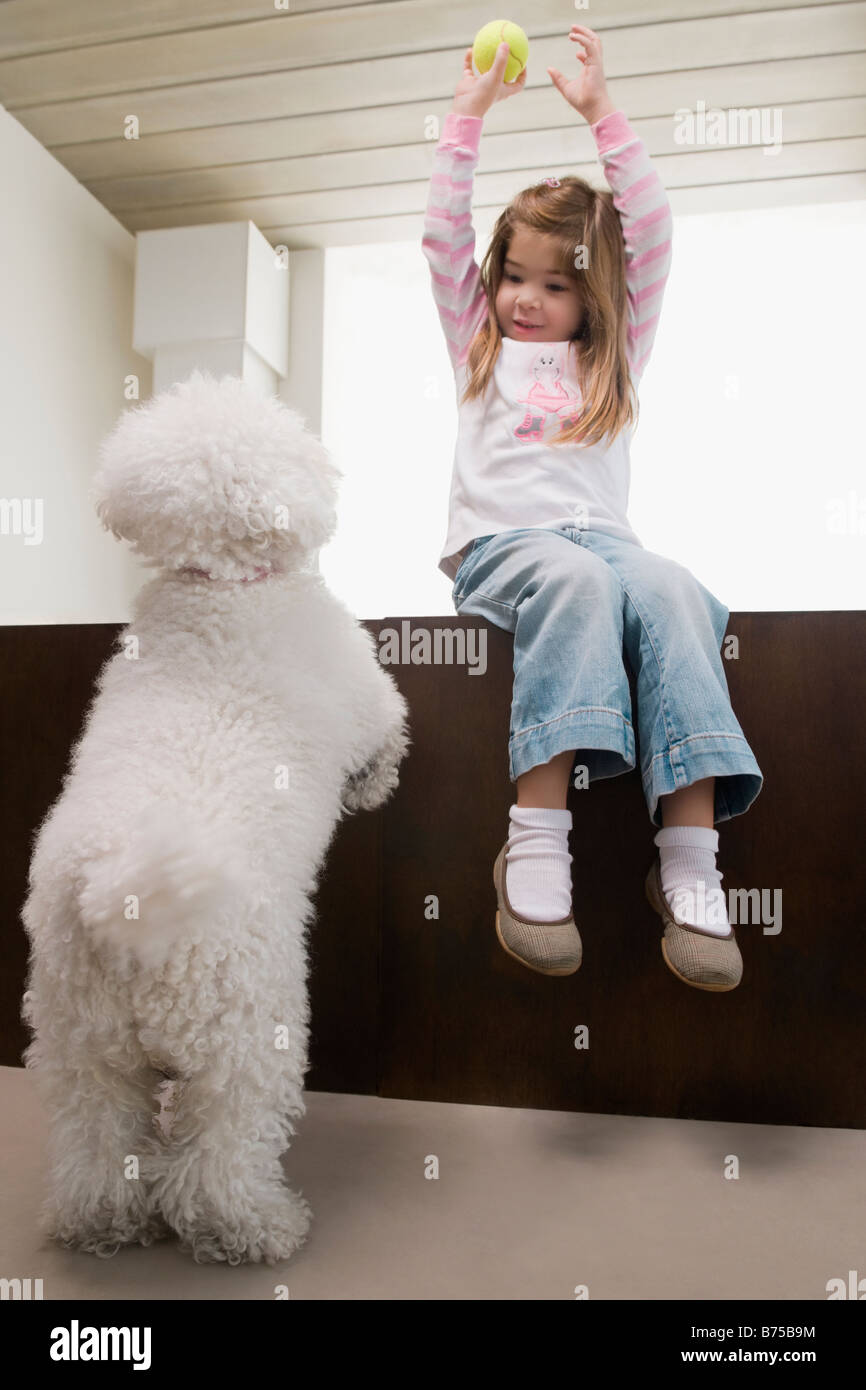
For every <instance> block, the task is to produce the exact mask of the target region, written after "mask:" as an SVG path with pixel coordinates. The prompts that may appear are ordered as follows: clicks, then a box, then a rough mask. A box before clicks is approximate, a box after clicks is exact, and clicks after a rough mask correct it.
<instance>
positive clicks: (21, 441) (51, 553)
mask: <svg viewBox="0 0 866 1390" xmlns="http://www.w3.org/2000/svg"><path fill="white" fill-rule="evenodd" d="M0 169H2V171H3V175H2V177H3V194H4V198H3V202H4V206H3V215H2V217H0V305H2V313H0V363H2V371H0V499H5V501H6V503H7V506H6V507H3V505H2V501H0V622H2V623H4V624H7V625H9V624H24V623H104V622H125V621H126V620H127V619H128V616H129V608H128V605H129V601H130V599H131V597H132V595H133V594H134V593H135V591H136V590H137V589H138V588H139V586H140V584H141V583H142V580H143V579H146V578H147V577H148V574H149V571H146V570H144V568H143V566H142V565H141V563H140V561H139V560H138V559H137V558H136V557H135V556H133V555H131V554H130V552H129V547H128V545H127V544H126V542H123V541H118V540H116V539H115V538H114V537H113V536H112V535H111V534H110V533H109V532H106V531H103V529H102V527H101V525H100V522H99V518H98V517H97V515H96V513H95V511H94V510H92V508H91V507H90V505H89V503H88V501H87V496H86V493H87V487H88V484H89V482H90V479H91V477H92V475H93V473H94V472H95V469H96V462H97V460H96V450H97V447H98V445H99V442H100V440H101V439H102V437H103V436H104V435H105V434H107V433H108V431H109V430H110V429H111V427H112V425H113V424H114V422H115V420H116V419H117V418H118V416H119V415H120V413H121V411H123V410H124V409H125V408H126V405H127V402H126V401H125V400H124V395H123V388H124V378H125V377H127V376H129V375H131V374H137V375H138V377H139V381H140V394H141V398H142V399H145V398H146V397H147V396H148V395H149V394H150V388H151V382H150V363H149V362H147V361H146V360H145V359H144V358H142V357H139V355H138V354H137V353H135V352H133V351H132V348H131V347H130V342H131V337H132V302H133V281H134V273H135V238H134V236H132V235H131V234H130V233H129V232H127V231H126V230H125V229H124V228H123V227H122V226H121V225H120V223H119V222H118V221H117V220H116V218H114V217H112V216H111V214H110V213H108V212H106V210H105V208H104V207H103V206H102V204H101V203H99V202H97V200H96V199H95V198H94V197H93V196H92V195H91V194H90V193H88V191H87V190H86V189H85V188H84V187H82V185H81V184H80V183H78V181H77V180H76V179H75V178H73V176H72V175H71V174H70V173H68V171H67V170H66V169H64V168H63V167H62V165H60V164H58V162H57V161H56V160H55V159H54V158H53V157H52V156H51V155H50V154H49V153H48V152H47V150H45V149H44V148H43V147H42V146H41V145H40V144H39V142H38V141H37V140H35V139H34V138H33V136H32V135H30V134H29V133H28V132H27V131H26V130H25V129H24V127H23V126H22V125H20V124H19V123H18V122H17V121H16V120H15V119H14V117H12V116H10V115H9V113H8V111H6V110H5V108H4V107H2V106H0ZM39 499H41V502H42V523H41V531H42V535H41V540H39V541H38V543H37V544H25V535H24V534H23V532H22V531H20V530H19V531H18V533H17V534H16V532H15V527H16V526H17V525H18V524H19V523H18V521H17V519H16V517H15V515H14V513H13V511H12V510H11V509H10V508H9V506H8V503H10V502H13V503H14V502H18V503H20V504H21V510H20V511H19V512H18V516H20V517H21V522H22V524H23V526H27V523H28V520H29V522H30V523H31V526H32V530H31V534H32V535H33V536H34V538H38V533H39V523H38V510H37V508H36V505H35V504H36V503H37V502H38V500H39ZM27 502H29V503H30V506H31V512H30V516H29V518H28V516H27V513H26V511H25V510H24V504H25V503H27Z"/></svg>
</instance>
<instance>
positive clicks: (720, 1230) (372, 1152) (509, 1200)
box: [0, 1067, 866, 1300]
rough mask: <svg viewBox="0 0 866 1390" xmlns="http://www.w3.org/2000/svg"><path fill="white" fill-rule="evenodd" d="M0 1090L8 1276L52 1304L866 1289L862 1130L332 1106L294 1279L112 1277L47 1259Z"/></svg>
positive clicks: (149, 1267) (309, 1144)
mask: <svg viewBox="0 0 866 1390" xmlns="http://www.w3.org/2000/svg"><path fill="white" fill-rule="evenodd" d="M0 1087H2V1153H3V1183H2V1195H0V1276H3V1277H6V1278H14V1277H18V1278H27V1277H30V1278H41V1279H42V1280H43V1295H44V1297H45V1299H66V1298H71V1299H115V1298H120V1299H146V1300H149V1299H265V1298H268V1299H272V1298H274V1296H275V1294H274V1289H275V1286H276V1285H278V1284H284V1285H287V1286H288V1291H289V1296H290V1297H291V1298H293V1299H294V1298H302V1299H400V1300H403V1299H461V1300H462V1299H497V1300H498V1299H569V1300H572V1299H574V1298H575V1289H576V1288H577V1286H579V1285H585V1286H586V1288H587V1291H588V1296H589V1298H590V1299H679V1298H685V1299H794V1298H804V1299H817V1300H826V1298H827V1292H826V1285H827V1281H828V1280H829V1279H832V1278H837V1277H838V1278H842V1279H845V1280H846V1281H847V1279H848V1271H849V1270H852V1269H855V1270H859V1271H860V1277H863V1276H864V1275H866V1243H864V1231H866V1220H864V1217H866V1182H864V1176H863V1175H864V1172H866V1132H864V1131H862V1130H845V1129H806V1128H798V1127H787V1128H786V1127H779V1126H763V1125H747V1124H722V1123H710V1122H707V1121H695V1120H658V1119H645V1118H640V1117H635V1118H632V1117H630V1116H622V1115H594V1114H589V1115H580V1114H571V1113H567V1112H564V1111H549V1110H512V1109H505V1108H502V1107H494V1106H480V1105H446V1104H431V1103H428V1102H423V1101H406V1100H381V1099H379V1098H377V1097H371V1096H349V1095H332V1094H329V1093H325V1092H308V1093H307V1114H306V1116H305V1117H304V1118H303V1120H302V1121H301V1123H300V1127H299V1133H298V1135H297V1136H296V1138H295V1140H294V1143H293V1145H292V1148H291V1149H290V1151H289V1153H288V1154H287V1155H286V1158H285V1166H286V1171H287V1174H288V1178H289V1182H290V1184H291V1186H292V1187H294V1188H295V1189H296V1190H301V1191H302V1192H303V1193H304V1196H305V1197H306V1198H307V1199H308V1200H309V1201H310V1203H311V1204H312V1207H313V1210H314V1212H315V1217H314V1220H313V1223H312V1225H311V1227H310V1234H309V1236H308V1238H307V1242H306V1244H305V1245H304V1246H303V1248H302V1249H301V1250H300V1251H299V1252H298V1253H297V1254H296V1255H295V1256H294V1258H293V1259H291V1260H289V1261H287V1262H286V1264H284V1265H278V1266H274V1267H272V1268H268V1267H262V1266H241V1267H236V1268H231V1267H229V1266H227V1265H218V1266H213V1265H211V1266H207V1265H204V1266H201V1265H196V1264H195V1263H194V1262H193V1261H192V1260H191V1259H190V1258H189V1257H188V1256H184V1255H181V1254H180V1253H179V1252H178V1251H177V1249H176V1248H175V1247H173V1246H172V1245H171V1244H169V1243H167V1242H161V1243H159V1244H157V1245H153V1246H150V1247H148V1248H146V1249H144V1248H141V1247H135V1248H133V1249H125V1250H122V1251H120V1252H119V1253H118V1254H117V1255H115V1256H114V1257H113V1258H112V1259H110V1260H100V1259H98V1258H96V1257H94V1256H91V1255H84V1254H74V1253H72V1252H69V1251H65V1250H63V1249H62V1248H59V1247H58V1248H54V1247H52V1246H50V1245H44V1244H43V1243H42V1242H41V1241H40V1239H39V1237H38V1234H37V1232H36V1216H37V1211H38V1205H39V1200H40V1192H41V1187H42V1177H43V1172H44V1161H45V1160H44V1145H45V1137H46V1120H45V1116H44V1114H43V1112H42V1108H41V1105H40V1102H39V1101H38V1099H37V1098H36V1096H35V1095H34V1093H33V1088H32V1078H31V1077H30V1076H29V1075H28V1074H27V1073H26V1072H25V1071H24V1070H23V1069H20V1068H15V1067H3V1068H0ZM429 1155H435V1156H436V1158H437V1159H438V1164H439V1176H438V1178H435V1179H431V1178H427V1177H425V1166H427V1167H429V1160H428V1156H429ZM728 1155H736V1157H737V1159H738V1160H739V1173H740V1176H739V1178H737V1179H726V1178H725V1176H724V1171H725V1162H726V1157H727V1156H728Z"/></svg>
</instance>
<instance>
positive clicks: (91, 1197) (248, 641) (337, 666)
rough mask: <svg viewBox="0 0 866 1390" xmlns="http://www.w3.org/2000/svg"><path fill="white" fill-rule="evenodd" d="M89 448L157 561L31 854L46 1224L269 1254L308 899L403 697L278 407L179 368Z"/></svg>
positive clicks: (30, 919)
mask: <svg viewBox="0 0 866 1390" xmlns="http://www.w3.org/2000/svg"><path fill="white" fill-rule="evenodd" d="M99 462H100V468H99V471H98V472H97V474H96V476H95V478H94V482H93V484H92V487H91V498H92V500H93V501H94V503H95V504H96V507H97V511H98V513H99V516H100V518H101V520H102V523H103V525H104V526H105V527H106V529H110V530H111V531H112V532H113V533H114V534H115V535H116V536H119V537H123V538H125V539H126V540H128V541H130V542H132V547H133V549H134V550H135V551H136V553H138V554H140V555H142V556H143V557H146V562H147V563H148V565H149V567H151V568H153V567H157V568H158V569H159V571H160V572H159V573H158V574H157V576H156V577H155V578H152V579H150V580H149V582H148V583H146V584H145V586H144V587H143V588H142V589H141V591H140V592H139V594H138V595H137V597H136V599H135V601H134V605H133V610H132V613H133V616H132V620H131V622H130V623H129V625H128V626H127V627H126V628H124V630H123V631H122V633H120V635H119V637H118V647H117V650H116V651H115V652H114V654H113V655H111V656H110V657H109V658H108V660H107V661H106V663H105V665H104V666H103V668H102V671H101V672H100V675H99V678H98V682H97V688H96V693H95V696H94V699H93V702H92V704H91V706H90V709H89V711H88V715H87V719H86V722H85V726H84V731H83V733H82V735H81V737H80V739H79V741H78V743H77V744H76V745H75V747H74V749H73V751H72V756H71V767H70V771H69V772H68V773H67V775H66V778H65V780H64V784H63V790H62V792H61V794H60V797H59V799H58V800H57V801H56V802H55V804H54V805H53V807H52V808H51V810H50V811H49V813H48V815H47V816H46V818H45V820H44V821H43V822H42V824H41V826H40V827H39V829H38V832H37V833H36V837H35V843H34V846H33V854H32V862H31V868H30V880H29V892H28V897H27V901H26V903H25V905H24V908H23V912H22V915H23V921H24V925H25V927H26V930H27V933H28V936H29V938H30V962H29V971H28V979H27V991H26V993H25V996H24V1003H23V1007H22V1017H23V1018H24V1019H25V1020H26V1021H27V1023H28V1024H29V1025H30V1028H31V1030H32V1033H33V1039H32V1041H31V1042H30V1044H29V1046H28V1048H27V1050H26V1052H25V1054H24V1060H25V1065H26V1066H27V1068H28V1069H29V1070H30V1071H31V1072H32V1074H33V1077H34V1083H35V1085H36V1087H37V1090H38V1093H39V1094H40V1096H41V1097H42V1099H43V1102H44V1105H45V1108H46V1111H47V1114H48V1117H49V1121H50V1126H51V1129H50V1191H49V1195H48V1196H47V1198H46V1201H45V1204H44V1207H43V1209H42V1212H41V1214H40V1215H41V1224H42V1225H43V1227H44V1231H45V1234H46V1235H48V1236H49V1237H53V1238H54V1239H56V1240H59V1241H62V1242H63V1243H64V1244H65V1245H66V1246H68V1247H70V1248H73V1249H80V1250H87V1251H92V1252H94V1253H95V1254H98V1255H113V1254H114V1253H115V1252H116V1250H117V1249H119V1248H120V1246H122V1245H126V1244H130V1243H135V1242H138V1243H141V1244H142V1245H148V1244H150V1243H151V1242H152V1241H153V1240H155V1239H158V1238H160V1237H163V1236H171V1235H172V1233H174V1234H175V1235H176V1236H177V1237H178V1238H179V1241H180V1247H181V1249H183V1250H186V1251H188V1252H190V1253H191V1254H192V1255H193V1257H194V1258H195V1259H196V1260H197V1261H199V1262H202V1261H210V1260H214V1261H219V1260H223V1261H228V1262H229V1263H230V1264H238V1263H240V1262H241V1261H245V1260H248V1261H264V1262H266V1263H268V1264H273V1263H275V1262H277V1261H278V1260H281V1259H286V1258H288V1257H289V1256H290V1255H291V1254H292V1253H293V1252H294V1251H295V1250H296V1249H297V1247H298V1246H299V1245H300V1244H301V1243H302V1242H303V1240H304V1239H305V1236H306V1232H307V1228H308V1225H309V1222H310V1219H311V1216H312V1212H311V1209H310V1206H309V1203H308V1202H307V1201H305V1200H304V1198H303V1197H302V1195H301V1194H300V1193H295V1192H292V1191H291V1190H290V1189H289V1188H288V1187H287V1185H286V1182H285V1178H284V1173H283V1168H282V1164H281V1161H280V1156H281V1154H282V1153H283V1152H284V1150H285V1149H286V1147H287V1146H288V1143H289V1140H290V1136H291V1135H293V1134H294V1133H295V1129H294V1127H293V1124H292V1120H293V1119H295V1118H297V1117H299V1116H301V1115H303V1114H304V1113H305V1105H304V1100H303V1085H304V1075H305V1072H306V1070H307V1068H308V1060H307V1053H308V1036H309V1034H308V1023H309V1005H308V996H307V952H306V936H307V931H308V929H309V928H310V926H311V925H312V922H313V920H314V916H315V907H314V904H312V903H311V895H312V894H313V893H314V892H315V889H316V886H317V876H318V873H319V871H320V869H321V866H322V864H323V861H324V857H325V853H326V850H327V848H328V846H329V844H330V842H331V839H332V836H333V834H334V831H335V829H336V826H337V824H338V823H339V821H340V819H341V816H342V814H343V813H344V812H350V811H355V810H358V809H361V808H364V809H370V808H374V807H376V806H379V805H381V804H382V803H383V802H384V801H386V800H387V799H388V797H389V796H390V794H391V792H392V791H393V789H394V788H395V787H396V786H397V776H398V774H397V769H398V767H399V764H400V762H401V760H402V758H403V757H404V756H405V754H406V752H407V750H408V747H409V737H408V722H407V716H408V709H407V706H406V702H405V700H404V698H403V696H402V695H401V694H400V692H399V691H398V689H397V686H396V684H395V682H394V681H393V679H392V677H391V676H390V675H388V674H387V673H386V672H385V671H384V670H383V669H382V667H381V666H380V665H379V661H378V658H377V655H376V651H375V645H374V643H373V639H372V638H371V637H370V635H369V634H368V633H367V632H366V631H365V629H364V628H363V627H361V625H360V624H359V623H358V622H357V620H356V619H355V618H354V617H353V616H352V614H351V613H350V612H349V610H348V609H347V608H346V607H344V606H343V605H342V604H341V603H340V602H339V601H338V600H337V599H336V598H335V597H334V596H333V595H332V594H331V593H330V592H329V590H328V589H327V588H326V586H325V584H324V581H323V580H322V578H321V576H320V575H319V573H318V571H316V570H315V569H313V568H311V566H310V559H311V556H312V555H313V554H314V552H316V551H317V550H318V549H319V548H320V547H321V546H322V545H323V544H324V543H325V542H326V541H327V540H328V539H329V538H330V537H331V535H332V534H333V531H334V529H335V526H336V513H335V504H336V487H337V479H338V478H340V477H342V474H341V472H340V471H339V470H338V469H337V468H336V467H335V466H334V465H333V464H332V463H331V461H330V460H329V458H328V455H327V453H326V451H325V449H324V447H323V445H322V444H321V443H320V442H319V441H318V440H317V439H316V438H315V436H314V435H312V434H311V433H309V432H308V431H307V430H306V429H305V428H304V422H303V419H302V417H301V416H300V415H299V414H298V413H297V412H296V411H294V410H292V409H291V408H289V407H287V406H285V405H283V404H282V403H280V402H279V401H278V400H276V399H275V398H274V397H272V396H267V395H264V394H262V393H260V392H259V391H258V390H257V389H255V388H252V387H250V386H249V385H247V384H245V383H244V382H243V381H242V380H240V379H239V378H237V377H232V376H224V377H222V378H221V379H220V380H219V381H217V380H216V379H215V378H214V377H212V376H210V375H209V374H207V373H202V372H198V371H196V372H194V373H193V374H192V376H190V377H189V378H188V379H187V380H186V381H185V382H182V383H178V384H176V385H175V386H173V387H171V388H170V389H169V390H167V391H164V392H161V393H160V394H159V395H158V396H156V397H154V398H153V399H151V400H150V401H148V402H147V403H145V404H143V405H138V406H136V407H133V408H131V409H129V410H127V411H126V412H125V413H124V414H123V415H122V416H121V418H120V420H119V421H118V423H117V424H116V426H115V428H114V429H113V431H112V432H111V433H110V434H108V435H107V437H106V438H105V440H104V441H103V442H102V444H101V448H100V460H99ZM167 1086H168V1087H170V1088H171V1087H173V1088H174V1091H175V1094H174V1104H173V1113H171V1116H170V1123H167V1122H166V1119H165V1112H166V1106H165V1104H164V1102H165V1100H166V1087H167ZM158 1103H159V1104H160V1105H161V1106H162V1109H161V1111H160V1113H159V1114H157V1104H158ZM161 1117H162V1118H161Z"/></svg>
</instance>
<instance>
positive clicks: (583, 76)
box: [547, 24, 616, 125]
mask: <svg viewBox="0 0 866 1390" xmlns="http://www.w3.org/2000/svg"><path fill="white" fill-rule="evenodd" d="M568 37H569V38H570V39H571V40H572V42H573V43H577V44H580V46H581V48H582V49H583V52H582V53H577V54H576V55H575V56H576V57H577V61H578V62H579V63H581V64H582V65H583V66H582V67H581V68H580V70H579V71H578V73H577V76H576V77H573V78H571V80H570V81H569V79H568V78H566V77H563V75H562V73H561V72H560V71H559V69H558V68H548V69H547V71H548V72H549V73H550V77H551V81H552V82H553V83H554V85H555V86H556V87H557V88H558V90H559V91H560V92H561V93H562V95H563V96H564V97H565V99H566V101H567V102H568V104H569V106H573V107H574V109H575V111H578V112H579V113H580V115H581V116H583V118H584V120H585V121H588V122H589V124H590V125H595V123H596V121H600V120H601V118H602V116H609V115H610V113H611V112H612V111H615V110H616V107H615V106H614V104H613V102H612V101H611V99H610V97H609V96H608V94H607V83H606V82H605V79H604V65H603V63H602V53H601V39H600V38H599V37H598V34H596V33H594V32H593V30H592V29H586V28H584V26H583V25H582V24H572V26H571V29H570V31H569V35H568Z"/></svg>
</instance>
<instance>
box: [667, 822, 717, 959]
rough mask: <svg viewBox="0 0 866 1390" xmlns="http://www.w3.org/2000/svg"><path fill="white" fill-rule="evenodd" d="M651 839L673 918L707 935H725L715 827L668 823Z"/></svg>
mask: <svg viewBox="0 0 866 1390" xmlns="http://www.w3.org/2000/svg"><path fill="white" fill-rule="evenodd" d="M653 843H654V844H656V845H658V847H659V857H660V860H661V865H660V871H661V880H662V892H663V893H664V895H665V897H666V898H667V901H668V905H669V907H670V909H671V912H672V914H673V916H674V919H675V920H676V921H677V922H685V923H686V924H687V925H688V926H691V927H698V928H699V929H700V930H701V931H702V932H706V934H707V935H708V936H727V935H728V932H729V931H730V929H731V924H730V922H729V921H728V909H727V904H726V902H725V894H724V891H723V889H722V887H721V883H722V875H721V874H720V873H719V871H718V869H717V868H716V851H717V850H718V848H719V832H718V830H710V829H709V828H708V827H707V826H705V825H669V826H665V827H664V829H662V830H659V831H658V832H657V833H656V835H655V837H654V840H653Z"/></svg>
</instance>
